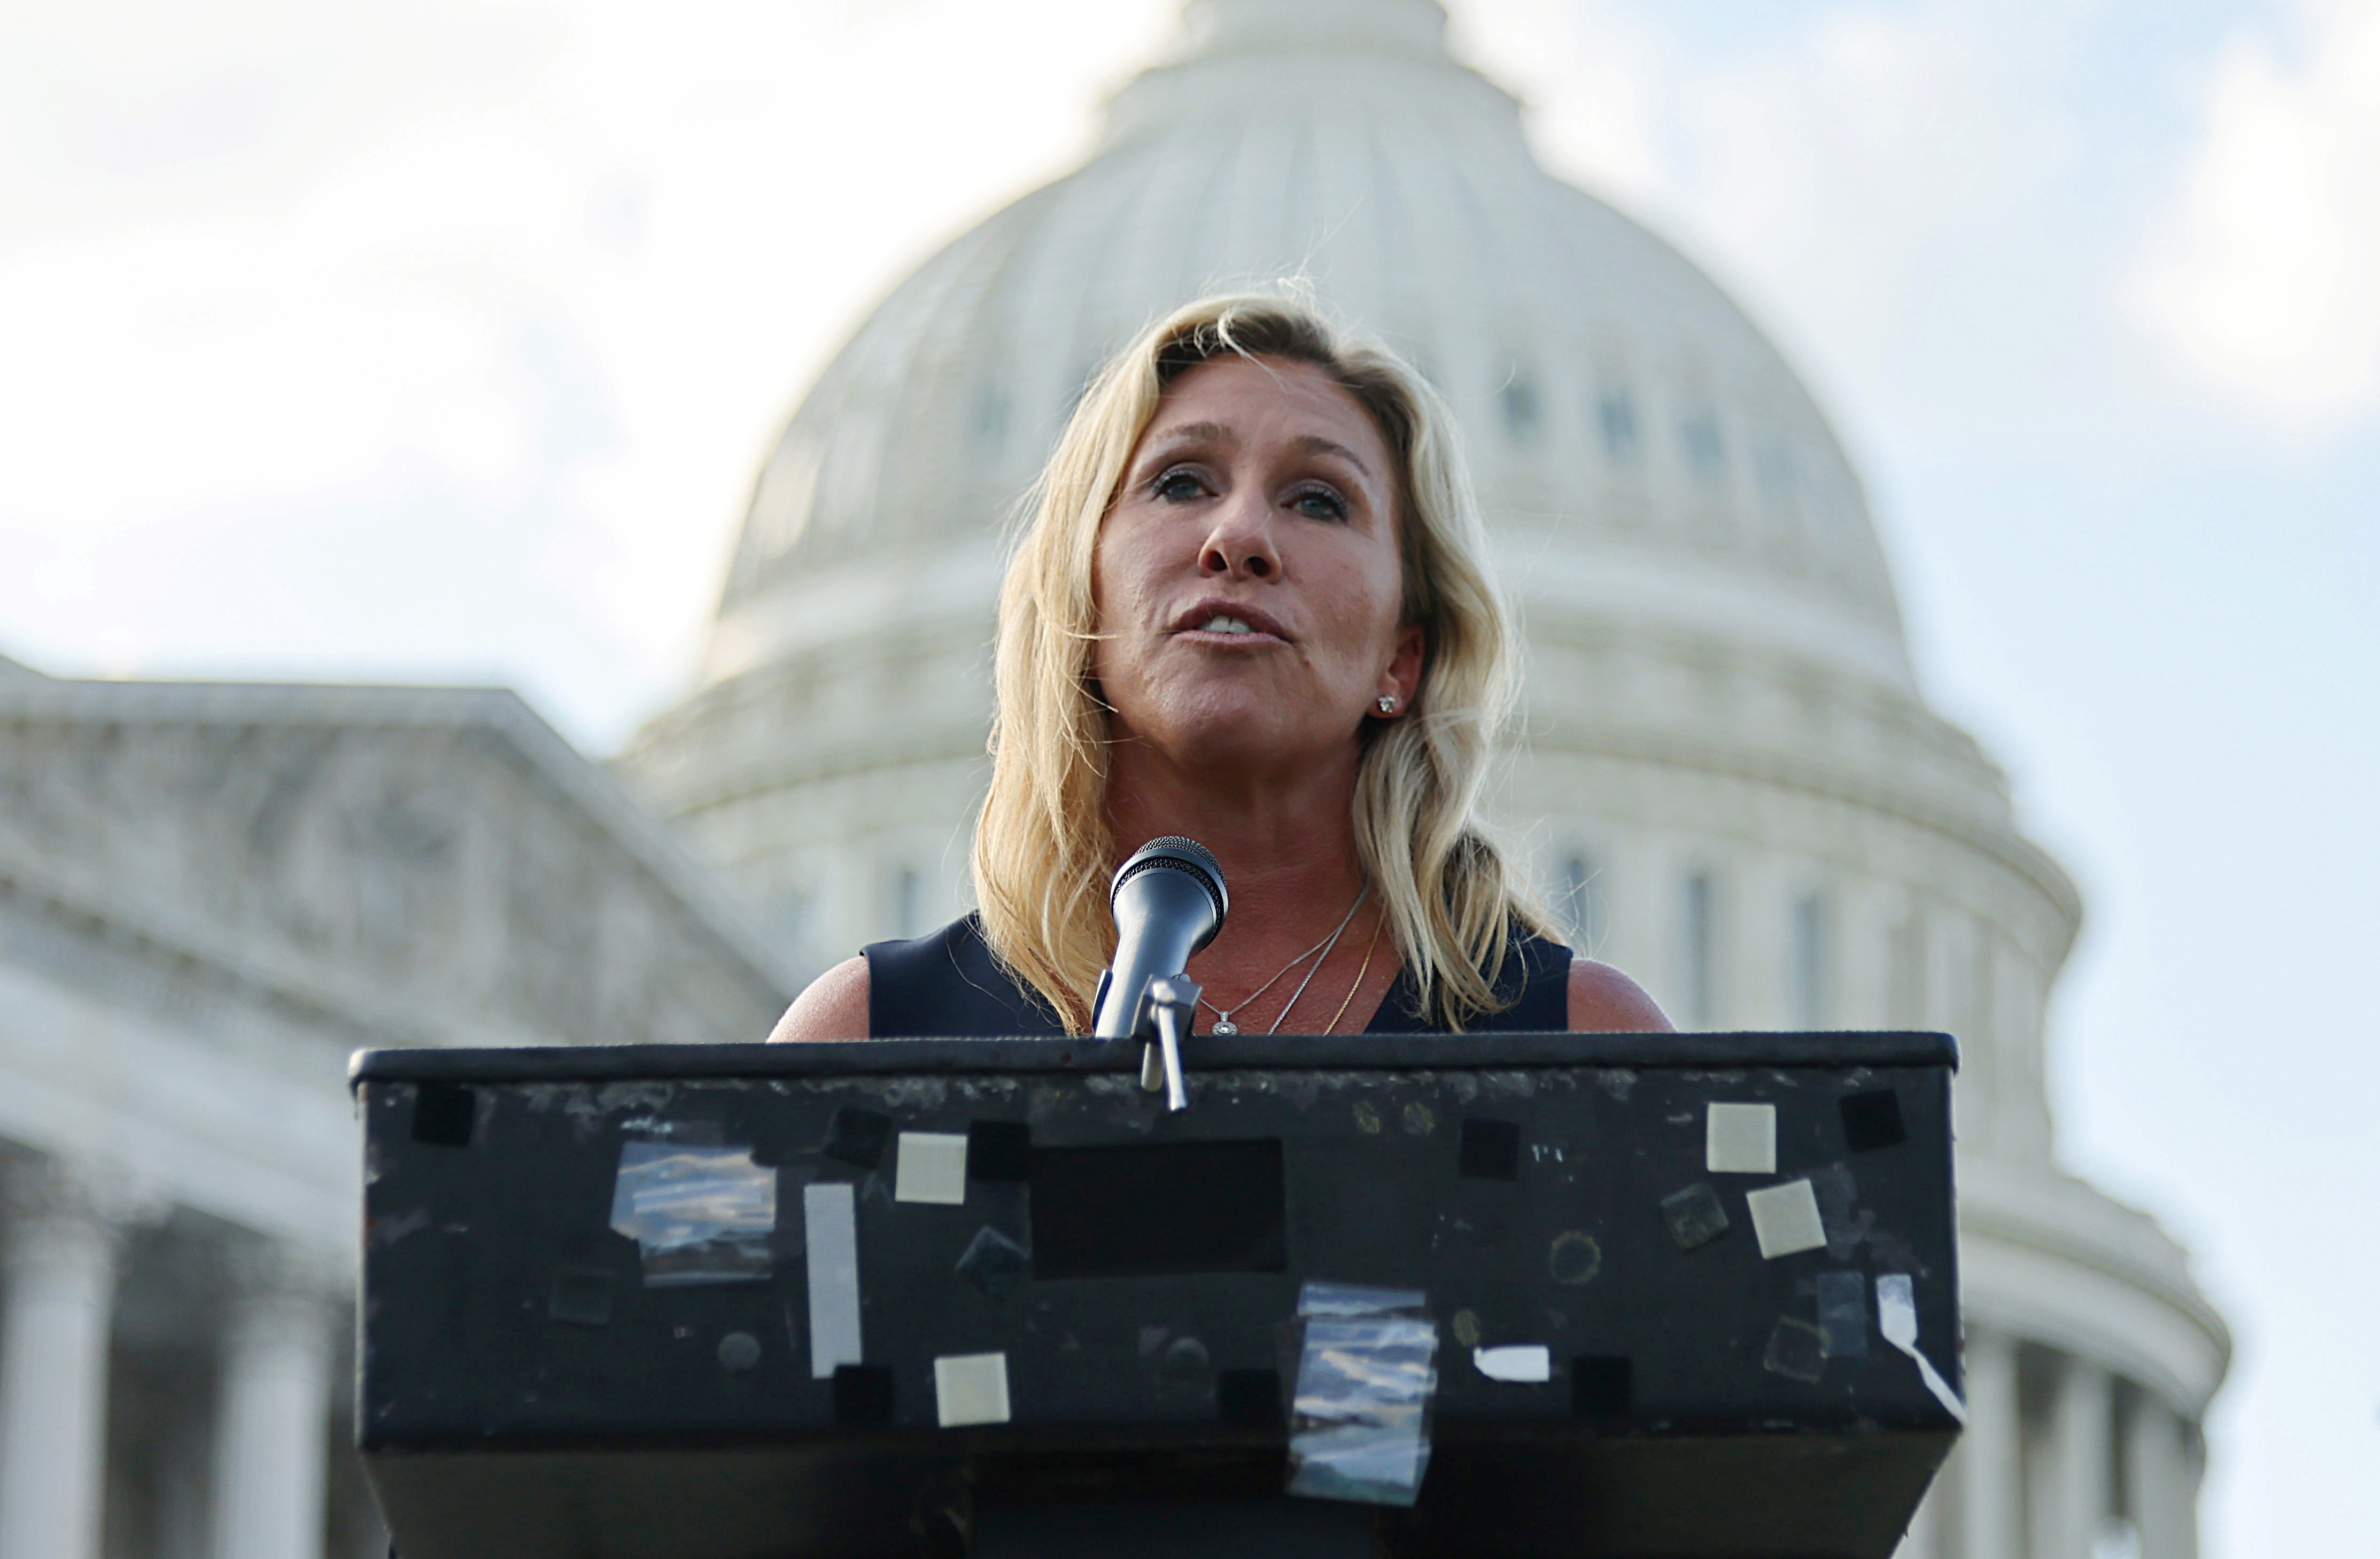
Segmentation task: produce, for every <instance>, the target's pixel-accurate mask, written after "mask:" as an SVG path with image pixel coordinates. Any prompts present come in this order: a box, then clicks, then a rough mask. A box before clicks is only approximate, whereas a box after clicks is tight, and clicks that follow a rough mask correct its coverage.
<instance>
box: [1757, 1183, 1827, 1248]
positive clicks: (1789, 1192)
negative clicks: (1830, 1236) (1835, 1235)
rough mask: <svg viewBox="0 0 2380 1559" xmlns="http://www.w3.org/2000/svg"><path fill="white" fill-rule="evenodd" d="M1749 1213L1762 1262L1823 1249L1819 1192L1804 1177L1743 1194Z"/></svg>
mask: <svg viewBox="0 0 2380 1559" xmlns="http://www.w3.org/2000/svg"><path fill="white" fill-rule="evenodd" d="M1743 1204H1744V1206H1745V1208H1746V1209H1748V1210H1749V1211H1750V1212H1751V1213H1752V1232H1753V1235H1754V1236H1755V1237H1756V1238H1758V1240H1759V1241H1760V1255H1761V1259H1762V1260H1763V1261H1775V1260H1776V1259H1777V1258H1778V1257H1779V1256H1791V1255H1794V1254H1796V1253H1797V1252H1800V1251H1803V1250H1818V1249H1823V1248H1825V1246H1826V1243H1827V1225H1826V1223H1825V1221H1824V1220H1822V1219H1821V1218H1820V1217H1819V1216H1818V1194H1817V1192H1815V1190H1813V1189H1811V1188H1810V1182H1808V1181H1807V1180H1788V1181H1786V1182H1785V1183H1784V1184H1783V1185H1781V1186H1764V1187H1762V1188H1760V1189H1759V1190H1756V1191H1748V1192H1746V1193H1745V1194H1744V1198H1743Z"/></svg>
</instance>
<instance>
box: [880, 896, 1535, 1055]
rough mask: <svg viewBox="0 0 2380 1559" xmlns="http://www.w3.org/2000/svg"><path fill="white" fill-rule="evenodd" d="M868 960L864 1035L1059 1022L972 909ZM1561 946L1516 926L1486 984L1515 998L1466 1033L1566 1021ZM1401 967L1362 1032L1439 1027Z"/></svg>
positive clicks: (1055, 1025) (1031, 1029) (1050, 1035)
mask: <svg viewBox="0 0 2380 1559" xmlns="http://www.w3.org/2000/svg"><path fill="white" fill-rule="evenodd" d="M862 951H863V952H864V953H865V954H866V956H867V958H868V1034H869V1035H870V1037H872V1038H875V1039H880V1040H908V1039H933V1038H938V1037H941V1036H944V1035H952V1034H963V1035H969V1036H1000V1037H1006V1036H1033V1037H1040V1038H1047V1039H1056V1038H1059V1037H1060V1036H1062V1035H1063V1034H1064V1033H1065V1031H1066V1026H1065V1025H1064V1024H1063V1023H1062V1022H1060V1021H1059V1020H1058V1015H1057V1014H1056V1013H1055V1012H1053V1011H1051V1010H1050V1004H1049V1003H1047V1002H1045V1001H1043V1000H1042V999H1041V998H1040V997H1039V996H1038V995H1036V994H1035V993H1033V991H1032V990H1031V989H1030V988H1029V987H1027V986H1024V985H1020V984H1018V983H1017V982H1016V981H1015V980H1013V979H1011V978H1010V977H1009V975H1008V973H1007V971H1006V970H1004V969H1002V968H1001V967H1000V966H999V964H998V963H997V962H995V961H994V960H993V958H992V956H991V948H990V946H989V945H988V944H986V943H985V942H984V940H983V923H982V921H980V920H977V918H976V917H975V916H973V915H967V916H965V917H963V918H961V919H959V920H953V921H952V922H951V923H950V924H949V925H947V926H944V927H943V928H942V929H941V930H940V931H938V932H929V933H928V934H927V935H925V936H921V937H917V938H916V939H915V940H913V941H909V942H878V943H871V944H868V946H867V947H866V948H864V949H862ZM1570 959H1571V952H1570V949H1569V948H1567V947H1565V946H1563V945H1562V944H1560V943H1559V942H1555V941H1552V940H1550V939H1548V938H1546V937H1542V936H1532V935H1530V934H1529V933H1527V932H1521V933H1519V934H1517V935H1515V936H1514V937H1512V939H1511V940H1510V941H1509V942H1507V943H1506V944H1505V949H1504V967H1503V968H1502V969H1501V970H1500V971H1499V973H1498V977H1497V981H1496V988H1497V990H1498V992H1499V993H1501V994H1504V995H1507V996H1517V998H1518V999H1517V1000H1514V1001H1513V1002H1512V1005H1510V1006H1507V1007H1505V1008H1504V1009H1503V1010H1501V1011H1500V1012H1489V1013H1482V1014H1480V1015H1479V1017H1476V1018H1475V1019H1474V1020H1473V1021H1472V1026H1471V1030H1470V1031H1472V1032H1475V1033H1497V1032H1501V1033H1527V1032H1532V1031H1535V1032H1549V1031H1550V1032H1557V1033H1558V1032H1560V1031H1561V1030H1563V1029H1568V1028H1569V1027H1570ZM1418 1005H1420V1004H1419V1003H1417V1002H1416V1001H1415V996H1414V987H1413V981H1412V980H1411V979H1410V978H1409V971H1406V970H1402V969H1401V970H1399V971H1398V973H1397V978H1396V982H1395V983H1394V984H1392V985H1390V987H1389V993H1388V994H1387V995H1386V996H1383V997H1382V998H1381V999H1380V1007H1379V1010H1378V1012H1376V1013H1374V1014H1373V1015H1372V1021H1371V1023H1370V1024H1369V1025H1368V1026H1366V1029H1364V1032H1366V1033H1367V1034H1429V1033H1437V1032H1440V1030H1439V1029H1437V1028H1436V1027H1435V1026H1434V1025H1433V1024H1431V1023H1430V1022H1429V1021H1428V1020H1427V1019H1426V1018H1425V1017H1421V1016H1420V1015H1418V1014H1417V1013H1416V1012H1415V1008H1416V1007H1417V1006H1418Z"/></svg>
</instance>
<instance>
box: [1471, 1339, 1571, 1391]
mask: <svg viewBox="0 0 2380 1559" xmlns="http://www.w3.org/2000/svg"><path fill="white" fill-rule="evenodd" d="M1471 1362H1472V1364H1473V1365H1474V1366H1475V1367H1476V1368H1477V1369H1478V1370H1479V1372H1480V1373H1481V1374H1483V1375H1485V1376H1487V1377H1488V1379H1489V1380H1491V1381H1510V1382H1512V1383H1513V1384H1515V1385H1524V1386H1536V1385H1543V1384H1545V1383H1546V1382H1548V1381H1550V1380H1552V1379H1553V1378H1554V1356H1553V1350H1552V1349H1550V1348H1548V1347H1547V1346H1546V1345H1545V1344H1543V1343H1514V1344H1511V1345H1508V1346H1504V1347H1500V1348H1473V1349H1472V1350H1471Z"/></svg>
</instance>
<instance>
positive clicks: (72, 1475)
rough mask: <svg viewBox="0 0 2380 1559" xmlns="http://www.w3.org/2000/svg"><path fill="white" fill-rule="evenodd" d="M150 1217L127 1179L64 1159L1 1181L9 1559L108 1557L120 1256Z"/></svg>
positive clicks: (1, 1526)
mask: <svg viewBox="0 0 2380 1559" xmlns="http://www.w3.org/2000/svg"><path fill="white" fill-rule="evenodd" d="M147 1210H148V1204H147V1202H146V1201H145V1200H144V1199H141V1198H140V1197H138V1196H136V1195H135V1194H134V1193H133V1191H132V1189H131V1188H130V1187H129V1185H128V1183H126V1182H124V1181H123V1180H122V1179H121V1177H119V1176H113V1175H109V1174H107V1173H106V1172H104V1171H102V1170H95V1169H91V1168H86V1167H84V1166H79V1165H74V1164H69V1163H63V1162H60V1161H58V1160H55V1159H48V1160H42V1161H39V1162H36V1163H27V1164H21V1165H18V1166H16V1167H14V1168H12V1169H11V1170H9V1171H8V1172H7V1174H6V1179H5V1181H0V1217H5V1219H6V1242H5V1247H0V1249H5V1257H0V1266H5V1273H6V1285H7V1295H8V1297H7V1307H8V1308H7V1322H6V1331H5V1333H0V1559H96V1556H97V1554H98V1553H99V1530H100V1495H101V1492H102V1487H103V1474H104V1469H105V1462H106V1454H107V1341H108V1330H109V1325H110V1322H111V1321H112V1320H113V1319H114V1316H115V1275H116V1257H117V1255H118V1252H119V1249H120V1247H121V1244H122V1235H123V1232H124V1231H125V1230H126V1229H127V1228H128V1227H129V1225H130V1224H131V1222H132V1220H133V1219H134V1218H135V1217H136V1216H138V1215H139V1214H140V1213H141V1212H145V1211H147Z"/></svg>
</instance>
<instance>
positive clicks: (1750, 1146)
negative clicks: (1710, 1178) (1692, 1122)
mask: <svg viewBox="0 0 2380 1559" xmlns="http://www.w3.org/2000/svg"><path fill="white" fill-rule="evenodd" d="M1703 1167H1704V1168H1705V1169H1707V1170H1708V1171H1710V1172H1711V1173H1712V1174H1713V1175H1774V1174H1776V1173H1777V1106H1776V1105H1774V1104H1713V1105H1712V1106H1711V1107H1710V1114H1709V1115H1708V1116H1707V1117H1706V1119H1705V1121H1704V1123H1703Z"/></svg>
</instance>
